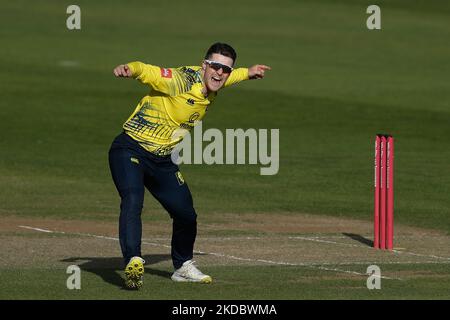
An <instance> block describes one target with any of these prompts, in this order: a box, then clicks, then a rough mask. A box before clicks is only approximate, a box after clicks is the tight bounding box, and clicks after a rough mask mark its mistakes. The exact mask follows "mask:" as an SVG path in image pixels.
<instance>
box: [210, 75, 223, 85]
mask: <svg viewBox="0 0 450 320" xmlns="http://www.w3.org/2000/svg"><path fill="white" fill-rule="evenodd" d="M211 79H212V80H213V82H214V83H216V84H219V83H220V82H221V81H222V79H221V78H219V77H216V76H212V77H211Z"/></svg>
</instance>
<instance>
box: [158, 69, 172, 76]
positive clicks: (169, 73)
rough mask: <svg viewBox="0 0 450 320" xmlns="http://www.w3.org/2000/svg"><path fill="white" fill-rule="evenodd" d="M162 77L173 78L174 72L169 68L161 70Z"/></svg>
mask: <svg viewBox="0 0 450 320" xmlns="http://www.w3.org/2000/svg"><path fill="white" fill-rule="evenodd" d="M161 77H163V78H172V70H170V69H167V68H161Z"/></svg>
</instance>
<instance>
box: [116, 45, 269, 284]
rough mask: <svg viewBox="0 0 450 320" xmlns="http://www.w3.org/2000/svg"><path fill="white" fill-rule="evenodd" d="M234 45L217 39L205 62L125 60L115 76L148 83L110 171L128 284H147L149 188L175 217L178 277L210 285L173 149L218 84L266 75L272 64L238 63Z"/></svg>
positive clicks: (173, 251) (194, 218) (198, 117)
mask: <svg viewBox="0 0 450 320" xmlns="http://www.w3.org/2000/svg"><path fill="white" fill-rule="evenodd" d="M235 62H236V52H235V50H234V49H233V48H232V47H231V46H229V45H227V44H225V43H215V44H213V45H212V46H211V47H210V48H209V50H208V51H207V53H206V55H205V59H204V60H203V61H202V63H201V66H185V67H179V68H161V67H157V66H154V65H150V64H144V63H142V62H131V63H128V64H123V65H119V66H117V67H116V68H115V69H114V75H115V76H116V77H125V78H135V79H137V80H139V81H140V82H142V83H143V84H145V85H148V86H149V93H148V94H147V95H146V96H145V97H144V98H142V99H141V101H140V102H139V104H138V105H137V107H136V109H135V110H134V112H133V113H132V114H131V116H130V117H129V118H128V120H127V121H126V122H125V123H124V125H123V132H122V133H121V134H120V135H118V136H117V137H116V138H115V140H114V141H113V143H112V145H111V148H110V150H109V165H110V169H111V174H112V177H113V180H114V183H115V185H116V188H117V191H118V192H119V195H120V197H121V204H120V218H119V238H120V246H121V249H122V254H123V257H124V262H125V265H126V266H125V278H126V279H125V285H126V287H127V288H131V289H139V288H140V287H141V286H142V282H143V274H144V264H145V261H144V260H143V259H142V257H141V256H142V255H141V237H142V222H141V211H142V207H143V202H144V190H145V188H147V189H148V190H149V191H150V193H151V194H152V195H153V196H154V197H155V198H156V199H157V200H158V201H159V202H160V203H161V205H162V206H163V207H164V208H165V209H166V210H167V211H168V213H169V214H170V216H171V218H172V220H173V229H172V242H171V248H172V249H171V255H172V262H173V266H174V269H175V271H174V273H173V275H172V277H171V278H172V280H173V281H179V282H200V283H211V281H212V278H211V277H210V276H208V275H205V274H203V273H202V272H201V271H200V270H198V269H197V267H196V266H195V265H194V262H193V261H192V258H193V250H194V242H195V237H196V234H197V214H196V212H195V209H194V206H193V201H192V196H191V192H190V191H189V188H188V186H187V184H186V182H185V181H184V179H183V176H182V175H181V173H180V171H179V169H178V166H177V165H176V164H174V163H173V162H172V160H171V156H170V155H171V152H172V150H173V149H174V148H175V146H176V144H177V143H178V142H180V141H181V140H182V139H183V135H185V134H186V133H187V132H189V130H190V129H192V128H193V127H194V125H195V124H196V123H197V122H198V121H200V120H201V119H202V118H203V117H204V116H205V114H206V111H207V109H208V106H209V105H211V103H212V102H213V101H214V99H215V97H216V96H217V92H218V91H219V89H221V88H223V87H228V86H231V85H232V84H235V83H238V82H240V81H243V80H248V79H261V78H263V77H264V73H265V71H266V70H270V67H268V66H265V65H254V66H252V67H250V68H237V69H234V68H233V66H234V63H235Z"/></svg>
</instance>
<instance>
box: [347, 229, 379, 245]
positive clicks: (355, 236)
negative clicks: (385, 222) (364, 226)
mask: <svg viewBox="0 0 450 320" xmlns="http://www.w3.org/2000/svg"><path fill="white" fill-rule="evenodd" d="M342 234H343V235H344V236H347V237H349V238H351V239H353V240H356V241H358V242H361V243H362V244H365V245H367V246H369V247H373V241H372V240H370V239H367V238H364V237H363V236H361V235H359V234H355V233H346V232H343V233H342Z"/></svg>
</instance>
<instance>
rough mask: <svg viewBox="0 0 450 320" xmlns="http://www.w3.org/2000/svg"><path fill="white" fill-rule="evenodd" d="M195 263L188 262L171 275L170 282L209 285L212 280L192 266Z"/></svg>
mask: <svg viewBox="0 0 450 320" xmlns="http://www.w3.org/2000/svg"><path fill="white" fill-rule="evenodd" d="M194 262H195V261H192V260H188V261H186V262H185V263H183V265H182V266H181V268H179V269H177V270H175V272H174V273H173V275H172V280H173V281H176V282H201V283H211V282H212V278H211V277H210V276H208V275H206V274H203V273H202V272H201V271H200V270H198V269H197V267H196V266H195V265H194Z"/></svg>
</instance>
